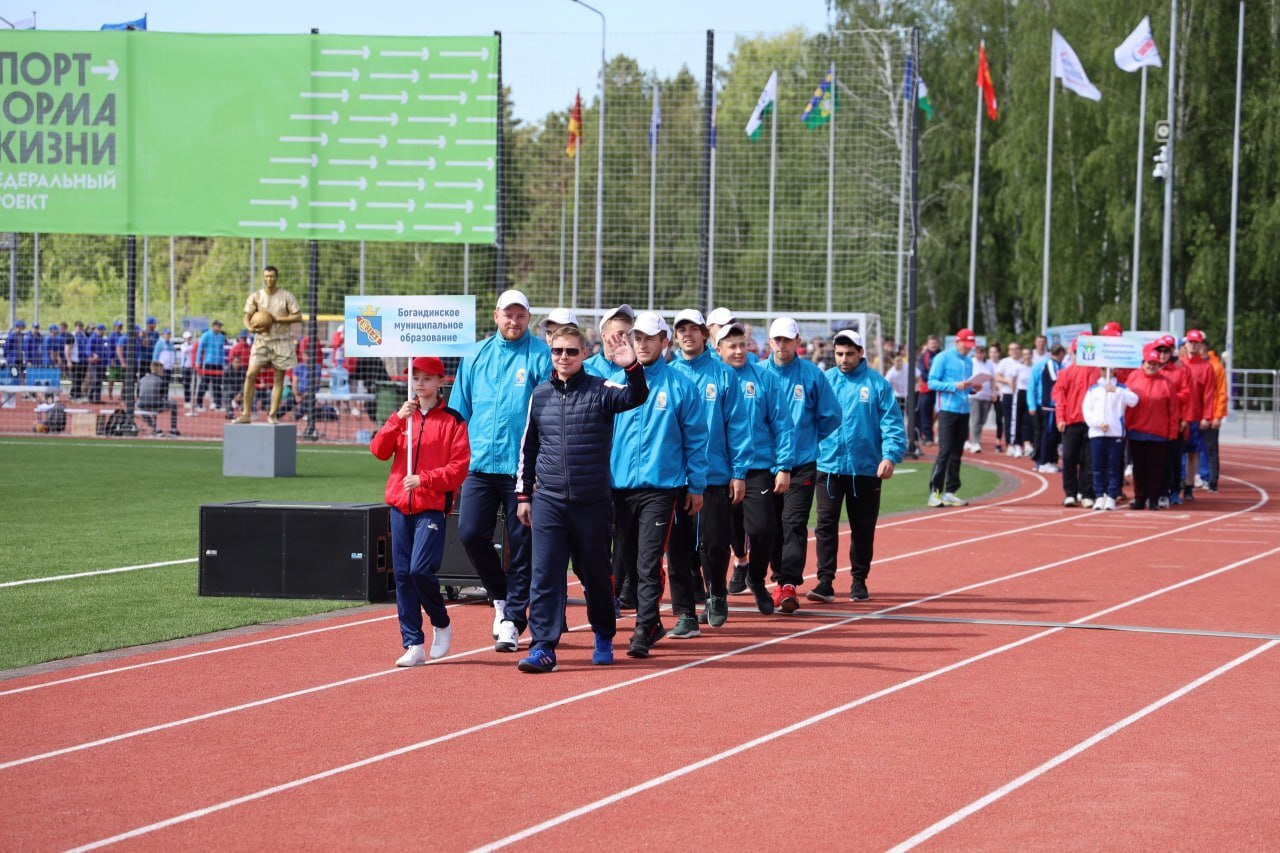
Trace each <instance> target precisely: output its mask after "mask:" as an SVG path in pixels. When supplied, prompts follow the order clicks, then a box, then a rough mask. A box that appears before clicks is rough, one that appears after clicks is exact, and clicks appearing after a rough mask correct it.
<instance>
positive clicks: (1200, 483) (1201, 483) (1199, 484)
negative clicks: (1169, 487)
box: [1195, 474, 1209, 489]
mask: <svg viewBox="0 0 1280 853" xmlns="http://www.w3.org/2000/svg"><path fill="white" fill-rule="evenodd" d="M1195 485H1196V488H1197V489H1207V488H1209V484H1208V483H1206V482H1205V481H1204V479H1203V478H1202V477H1201V476H1200V475H1199V474H1196V483H1195Z"/></svg>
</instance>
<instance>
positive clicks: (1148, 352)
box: [1142, 341, 1160, 361]
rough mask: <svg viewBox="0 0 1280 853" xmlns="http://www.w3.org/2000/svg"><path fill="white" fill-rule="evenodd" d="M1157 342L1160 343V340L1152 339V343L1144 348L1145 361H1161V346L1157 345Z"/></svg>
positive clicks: (1143, 356) (1143, 357) (1143, 358)
mask: <svg viewBox="0 0 1280 853" xmlns="http://www.w3.org/2000/svg"><path fill="white" fill-rule="evenodd" d="M1157 344H1158V341H1152V342H1151V343H1149V344H1147V345H1146V346H1144V347H1143V348H1142V360H1143V361H1159V360H1160V352H1159V350H1160V348H1159V346H1157Z"/></svg>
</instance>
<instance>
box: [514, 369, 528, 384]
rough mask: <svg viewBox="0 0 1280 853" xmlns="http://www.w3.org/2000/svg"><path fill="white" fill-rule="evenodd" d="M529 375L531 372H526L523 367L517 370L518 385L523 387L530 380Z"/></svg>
mask: <svg viewBox="0 0 1280 853" xmlns="http://www.w3.org/2000/svg"><path fill="white" fill-rule="evenodd" d="M528 375H529V371H527V370H525V369H524V368H523V367H518V368H516V384H517V385H523V384H524V381H525V379H526V378H528Z"/></svg>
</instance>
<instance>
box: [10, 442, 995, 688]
mask: <svg viewBox="0 0 1280 853" xmlns="http://www.w3.org/2000/svg"><path fill="white" fill-rule="evenodd" d="M0 458H2V459H3V460H4V463H3V465H0V476H2V477H3V482H4V488H3V489H0V526H2V527H0V529H3V531H4V545H3V549H0V583H4V582H11V581H16V580H23V579H27V578H39V577H51V576H55V575H65V574H72V573H76V572H92V571H98V570H102V569H111V568H117V567H122V566H136V565H140V564H144V563H162V562H167V561H173V560H190V561H191V562H184V563H180V564H178V565H171V566H159V567H155V568H146V569H140V570H138V571H130V572H121V573H116V574H105V575H96V576H93V577H85V578H75V579H70V580H58V581H51V582H47V583H36V584H27V585H22V586H9V587H0V609H3V611H4V613H5V614H6V618H5V619H4V622H3V625H2V626H0V669H11V668H13V667H18V666H25V665H28V664H33V663H40V662H44V661H49V660H55V659H58V658H63V657H70V656H74V655H81V654H87V653H91V652H98V651H106V650H110V649H118V648H122V647H125V646H133V645H139V644H142V643H153V642H159V641H162V640H170V639H175V638H179V637H187V636H192V635H196V634H204V633H208V632H210V631H217V630H222V629H226V628H234V627H238V626H242V625H252V624H257V623H260V622H269V621H272V620H276V619H287V618H290V617H294V616H303V615H307V614H311V613H320V612H324V611H328V610H337V609H340V608H344V607H350V606H353V605H352V603H350V602H341V601H313V600H305V601H285V600H280V599H265V598H223V597H207V598H202V597H200V596H199V595H197V586H198V582H197V575H198V572H197V565H196V563H195V557H196V554H197V550H198V540H199V508H200V505H201V504H206V503H221V502H223V501H231V500H268V501H295V502H332V501H357V502H371V501H374V502H376V501H380V500H381V499H382V490H383V484H384V483H385V482H386V472H387V466H386V463H382V462H379V461H377V460H376V459H374V458H373V456H372V455H370V454H369V453H368V451H367V450H365V449H364V448H359V447H333V448H306V447H300V448H298V473H299V475H298V476H297V477H292V478H282V479H257V478H242V477H230V478H228V477H223V476H222V452H221V445H219V444H203V443H195V442H156V441H122V440H111V441H93V440H84V441H74V440H57V439H54V440H40V439H26V438H17V437H15V438H0ZM913 469H914V473H908V472H911V471H913ZM921 469H923V470H921ZM928 470H929V469H928V466H927V465H925V466H922V465H920V464H919V463H907V464H904V465H902V466H900V468H899V473H898V475H897V476H895V477H894V478H893V479H892V480H890V481H889V482H888V483H887V484H886V485H885V489H884V493H883V495H882V504H881V514H882V515H885V514H890V513H893V512H898V511H902V510H907V509H919V508H920V507H922V506H923V505H924V501H925V497H926V495H927V485H926V483H925V478H926V477H927V476H928ZM962 476H963V479H964V482H965V487H964V494H965V495H966V496H968V497H971V498H972V497H975V496H980V495H983V494H986V493H987V492H989V491H991V490H992V489H994V488H995V487H996V486H997V484H998V482H999V478H998V477H997V475H995V474H994V473H992V472H990V471H987V470H985V469H982V468H975V467H973V466H967V465H966V466H965V468H964V471H963V474H962Z"/></svg>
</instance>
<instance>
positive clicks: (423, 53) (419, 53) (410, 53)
mask: <svg viewBox="0 0 1280 853" xmlns="http://www.w3.org/2000/svg"><path fill="white" fill-rule="evenodd" d="M378 56H406V57H413V58H414V59H421V60H422V61H423V62H426V61H427V60H428V59H430V58H431V48H429V47H424V48H423V49H422V50H380V51H378Z"/></svg>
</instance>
